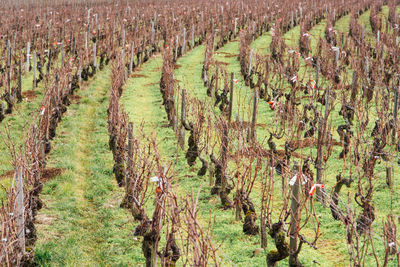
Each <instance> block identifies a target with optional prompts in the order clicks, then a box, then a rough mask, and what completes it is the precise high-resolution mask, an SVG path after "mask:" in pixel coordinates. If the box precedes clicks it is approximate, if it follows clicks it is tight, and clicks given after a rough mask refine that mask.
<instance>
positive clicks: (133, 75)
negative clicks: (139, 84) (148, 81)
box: [130, 73, 147, 78]
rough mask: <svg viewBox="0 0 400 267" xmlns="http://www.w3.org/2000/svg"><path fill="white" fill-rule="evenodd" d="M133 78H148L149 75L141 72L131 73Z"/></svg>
mask: <svg viewBox="0 0 400 267" xmlns="http://www.w3.org/2000/svg"><path fill="white" fill-rule="evenodd" d="M130 77H131V78H146V77H147V76H146V75H144V74H139V73H132V74H131V75H130Z"/></svg>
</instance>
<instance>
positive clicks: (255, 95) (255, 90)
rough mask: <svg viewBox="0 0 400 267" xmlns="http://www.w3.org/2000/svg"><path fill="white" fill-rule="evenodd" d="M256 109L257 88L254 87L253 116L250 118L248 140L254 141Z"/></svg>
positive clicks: (255, 134) (255, 135)
mask: <svg viewBox="0 0 400 267" xmlns="http://www.w3.org/2000/svg"><path fill="white" fill-rule="evenodd" d="M257 110H258V88H255V89H254V98H253V118H252V120H251V129H250V138H249V141H251V142H255V141H256V138H257V133H256V125H257Z"/></svg>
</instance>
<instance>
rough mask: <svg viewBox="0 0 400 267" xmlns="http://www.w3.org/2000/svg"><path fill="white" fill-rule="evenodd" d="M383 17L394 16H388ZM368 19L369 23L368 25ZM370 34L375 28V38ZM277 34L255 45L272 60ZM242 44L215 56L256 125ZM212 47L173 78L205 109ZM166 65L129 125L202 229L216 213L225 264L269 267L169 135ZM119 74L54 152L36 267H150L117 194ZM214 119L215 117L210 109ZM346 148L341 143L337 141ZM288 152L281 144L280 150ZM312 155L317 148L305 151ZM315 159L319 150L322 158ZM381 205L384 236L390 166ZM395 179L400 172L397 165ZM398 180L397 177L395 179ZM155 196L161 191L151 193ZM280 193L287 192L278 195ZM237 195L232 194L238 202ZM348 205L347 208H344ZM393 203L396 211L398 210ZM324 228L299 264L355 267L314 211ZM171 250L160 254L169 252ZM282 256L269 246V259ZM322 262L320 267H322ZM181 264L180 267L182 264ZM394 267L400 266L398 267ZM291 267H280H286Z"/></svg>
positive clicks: (66, 127)
mask: <svg viewBox="0 0 400 267" xmlns="http://www.w3.org/2000/svg"><path fill="white" fill-rule="evenodd" d="M382 13H383V14H386V13H387V10H386V9H385V8H384V9H383V12H382ZM349 18H350V16H349V15H347V16H344V17H343V18H341V19H340V20H339V21H338V22H337V23H336V25H335V28H336V29H338V31H340V32H348V23H349ZM367 19H368V20H367ZM360 21H361V22H362V23H368V24H369V15H368V16H367V15H365V13H364V14H363V15H362V16H361V17H360ZM324 28H325V21H322V22H321V23H319V24H318V25H316V26H315V27H313V29H311V31H310V34H311V35H312V36H313V39H312V42H311V46H312V49H313V50H315V47H316V43H317V42H318V39H319V37H321V38H323V32H324ZM369 32H370V27H369V28H368V26H367V27H366V34H367V35H368V34H369ZM299 34H300V28H299V27H298V26H297V27H295V28H294V29H292V30H291V31H289V32H288V33H287V34H286V35H285V36H284V39H285V40H286V42H287V44H288V46H289V47H290V49H296V47H297V45H298V43H297V40H298V37H299ZM270 42H271V35H270V34H269V33H265V34H263V35H262V36H260V37H259V38H258V39H257V40H255V41H254V42H253V43H252V44H251V48H252V49H254V50H255V51H256V53H261V54H267V53H269V43H270ZM239 46H240V44H239V42H238V41H237V40H235V41H232V42H230V43H228V44H226V45H225V46H224V47H223V48H221V49H219V50H218V51H216V53H215V59H216V60H217V61H220V62H223V65H225V68H226V70H227V72H228V73H230V72H234V73H235V76H236V77H235V78H237V79H239V84H238V85H235V99H234V113H235V112H236V113H237V114H238V115H239V116H241V117H244V119H245V120H247V119H248V114H251V112H247V111H248V110H250V108H251V99H252V96H253V91H252V90H251V89H250V88H248V87H246V86H245V85H244V81H243V78H242V77H241V76H240V75H239V73H240V65H239V62H238V61H237V54H238V53H239ZM204 51H205V47H204V46H199V47H196V48H195V49H193V50H191V51H188V52H187V53H186V54H185V55H184V56H183V57H182V58H180V59H179V60H178V62H177V69H175V72H174V78H175V79H176V80H178V82H179V85H180V86H181V88H185V89H187V92H188V94H190V95H191V96H192V97H196V98H198V99H200V100H205V101H211V100H210V99H209V98H208V97H207V96H206V88H205V87H204V86H203V81H202V80H201V71H202V63H203V60H204ZM161 66H162V57H161V55H156V56H154V57H153V58H151V59H150V60H149V61H148V62H147V63H145V64H143V65H142V66H141V68H140V69H138V70H136V71H135V72H134V74H133V75H132V76H131V78H130V79H128V81H127V83H126V85H125V87H124V93H123V96H122V99H121V103H122V104H123V106H124V108H125V110H126V112H127V113H128V116H129V119H130V121H132V122H134V124H135V128H136V129H137V128H138V126H139V125H140V124H142V123H143V126H144V131H145V132H146V133H147V135H150V136H155V137H156V140H157V144H158V146H159V150H160V154H161V157H162V159H163V161H164V163H165V164H167V162H171V161H175V162H176V163H175V166H174V172H173V187H174V190H175V192H177V194H178V196H179V197H180V198H183V197H185V196H186V195H187V194H190V193H191V192H197V190H198V189H199V188H200V196H199V216H200V218H199V221H200V223H201V224H202V225H203V226H204V225H205V224H206V222H207V221H208V219H209V216H210V211H212V217H211V222H212V240H213V243H214V244H215V245H217V246H220V247H219V251H218V256H219V257H220V261H221V265H222V266H264V265H265V264H266V257H265V256H266V254H265V252H262V253H260V254H259V255H256V256H254V257H252V255H253V251H255V250H256V249H257V248H258V247H259V246H260V240H259V237H258V236H246V235H244V234H243V232H242V222H240V221H235V219H234V214H233V213H232V212H231V211H224V210H223V209H222V207H221V206H220V204H219V203H220V200H219V198H218V197H217V196H211V195H210V190H211V187H210V185H209V181H208V178H207V177H199V176H197V170H198V169H199V167H200V164H199V163H197V164H196V165H195V166H194V167H191V168H189V167H188V166H187V163H186V159H185V151H182V150H181V149H180V148H179V146H178V144H177V141H176V137H175V133H174V132H173V130H172V129H171V128H170V127H167V124H168V123H167V118H166V113H165V110H164V107H163V106H162V97H161V93H160V90H159V81H160V78H161ZM110 81H111V78H110V69H106V70H104V71H103V72H100V73H98V74H97V76H96V78H95V79H94V80H93V81H92V82H91V83H90V84H89V85H88V86H87V88H85V89H83V90H80V91H79V95H80V96H81V97H82V98H81V103H80V104H79V105H72V106H71V107H70V108H69V110H68V112H67V114H66V115H67V116H66V117H65V118H64V119H63V121H62V123H61V124H60V126H59V127H60V128H59V129H58V136H57V138H56V141H55V143H53V146H54V149H53V150H52V152H51V154H50V157H49V160H48V165H49V167H55V168H60V169H63V170H64V172H63V173H62V174H61V175H59V176H57V177H55V179H53V180H51V181H49V182H48V183H46V184H45V187H44V190H43V193H42V198H43V199H44V201H45V203H46V207H45V208H44V209H42V210H41V211H40V214H39V216H38V221H39V224H38V234H39V239H38V241H37V244H36V250H35V252H36V263H37V264H38V265H40V266H49V265H51V266H97V265H99V266H137V265H141V264H143V263H144V257H143V255H142V251H141V242H140V241H141V240H140V239H141V238H139V239H138V240H135V239H133V237H132V231H133V228H134V226H135V225H136V224H137V222H133V219H132V217H131V215H130V214H128V213H127V212H126V211H124V210H122V209H120V208H119V203H120V202H121V200H122V197H123V190H122V189H119V188H117V185H116V182H115V181H114V177H113V175H112V172H111V170H112V156H111V153H110V152H109V151H108V147H107V142H108V134H107V124H106V109H107V103H108V100H107V99H108V89H109V87H110ZM338 108H339V105H336V106H335V110H334V111H333V116H332V123H333V125H334V126H337V125H339V124H341V123H343V119H342V118H341V117H339V115H338V114H337V111H338ZM205 112H212V111H211V110H207V111H205ZM274 116H275V114H274V113H273V112H272V111H271V110H270V109H269V107H268V105H267V104H266V103H264V102H262V101H260V105H259V110H258V118H259V120H258V122H259V123H263V124H266V125H267V129H268V127H270V126H273V124H274V122H275V117H274ZM257 133H258V139H259V141H260V142H261V141H262V140H263V139H264V137H265V136H267V135H268V132H267V130H266V129H264V128H262V127H259V128H258V129H257ZM334 137H335V138H336V139H337V138H338V135H337V134H336V133H334ZM280 145H282V143H280ZM340 151H341V149H340V148H338V147H335V148H334V150H333V153H332V156H331V158H330V159H329V161H328V164H327V166H326V168H325V174H324V181H325V182H326V185H327V191H328V192H329V191H330V188H331V187H332V186H333V185H334V184H335V176H336V175H337V174H338V172H339V171H343V172H344V173H345V174H347V173H348V171H349V170H347V169H345V168H343V162H342V161H341V160H338V155H339V153H340ZM299 152H300V153H303V152H304V153H305V154H306V153H309V150H308V149H304V150H303V151H299ZM313 154H315V149H314V151H313ZM376 173H377V178H376V180H375V189H376V192H375V194H374V205H375V209H376V211H377V218H376V220H375V222H374V225H373V227H374V228H375V229H376V231H381V226H380V225H381V221H382V220H384V219H385V216H386V214H387V213H388V212H389V210H390V208H391V209H392V210H393V213H394V214H399V212H400V204H399V203H400V201H399V200H400V196H399V195H398V194H393V192H396V191H398V190H399V189H400V185H398V183H396V182H394V188H393V189H392V190H391V189H389V188H387V186H386V185H385V180H384V176H385V163H384V162H381V163H379V164H378V167H377V168H376ZM394 173H395V174H398V173H400V169H399V167H398V166H396V167H395V168H394ZM395 179H396V176H395ZM260 180H261V177H259V178H258V179H257V182H256V185H255V189H254V190H253V193H252V196H251V197H252V199H253V201H254V204H255V205H256V210H259V207H260ZM275 187H276V188H280V187H281V178H280V177H279V176H275ZM150 190H151V192H154V188H151V189H150ZM277 191H279V190H277ZM354 192H355V188H350V189H347V188H343V190H342V193H341V199H343V201H344V200H345V199H346V195H347V194H350V195H351V196H352V195H354ZM232 196H233V194H231V197H232ZM275 198H276V199H275V203H274V205H275V206H274V207H276V209H277V210H279V209H280V204H281V202H280V201H281V200H280V198H281V196H280V195H279V194H278V192H276V196H275ZM344 202H346V203H347V200H346V201H344ZM389 203H391V207H390V208H389V206H390V205H389ZM152 208H153V203H152V201H151V199H150V200H149V201H148V202H147V204H146V210H147V211H149V212H148V214H151V213H150V211H152ZM315 209H316V213H317V215H318V221H319V222H320V224H321V229H320V233H321V234H322V235H321V238H320V239H319V242H318V244H317V246H318V250H314V249H312V248H310V247H308V246H306V245H304V246H303V249H302V252H301V253H300V261H301V262H302V263H303V264H304V265H305V266H319V265H323V266H343V265H345V264H347V262H348V258H349V256H348V251H347V248H346V243H345V239H344V236H345V235H346V233H345V230H344V227H343V225H342V223H341V222H338V221H334V220H333V219H332V216H331V213H330V210H329V209H327V208H325V207H323V206H321V205H320V204H319V203H316V205H315ZM304 234H305V235H306V237H307V236H309V237H310V238H311V234H312V228H311V227H309V228H307V229H304ZM376 241H377V242H376V243H375V246H376V250H377V253H378V255H383V245H382V244H381V243H382V242H380V240H378V239H377V240H376ZM162 245H163V241H162V242H161V244H160V246H161V247H162ZM271 249H275V247H274V243H273V241H272V240H271V239H270V238H269V240H268V247H267V251H269V250H271ZM314 260H316V261H317V262H318V263H319V264H317V263H314ZM180 264H182V262H179V263H178V265H180ZM390 264H392V265H393V266H394V264H395V263H394V262H393V261H392V262H390ZM287 265H288V260H287V259H286V260H284V261H282V262H280V263H279V265H278V266H287ZM374 265H375V261H374V259H373V257H372V256H371V255H368V257H367V262H366V266H374Z"/></svg>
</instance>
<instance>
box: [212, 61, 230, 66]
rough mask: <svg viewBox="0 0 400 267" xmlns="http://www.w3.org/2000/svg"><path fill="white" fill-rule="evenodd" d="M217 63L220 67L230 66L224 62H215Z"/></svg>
mask: <svg viewBox="0 0 400 267" xmlns="http://www.w3.org/2000/svg"><path fill="white" fill-rule="evenodd" d="M215 63H216V64H218V65H224V66H227V65H229V63H226V62H222V61H215Z"/></svg>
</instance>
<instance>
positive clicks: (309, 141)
mask: <svg viewBox="0 0 400 267" xmlns="http://www.w3.org/2000/svg"><path fill="white" fill-rule="evenodd" d="M316 145H317V139H315V138H304V139H302V140H294V141H291V142H290V143H289V146H290V147H291V148H293V149H295V150H296V149H299V148H305V147H310V146H316ZM325 145H327V143H325ZM332 145H334V146H342V144H341V143H340V142H339V141H337V140H335V139H333V140H332Z"/></svg>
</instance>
